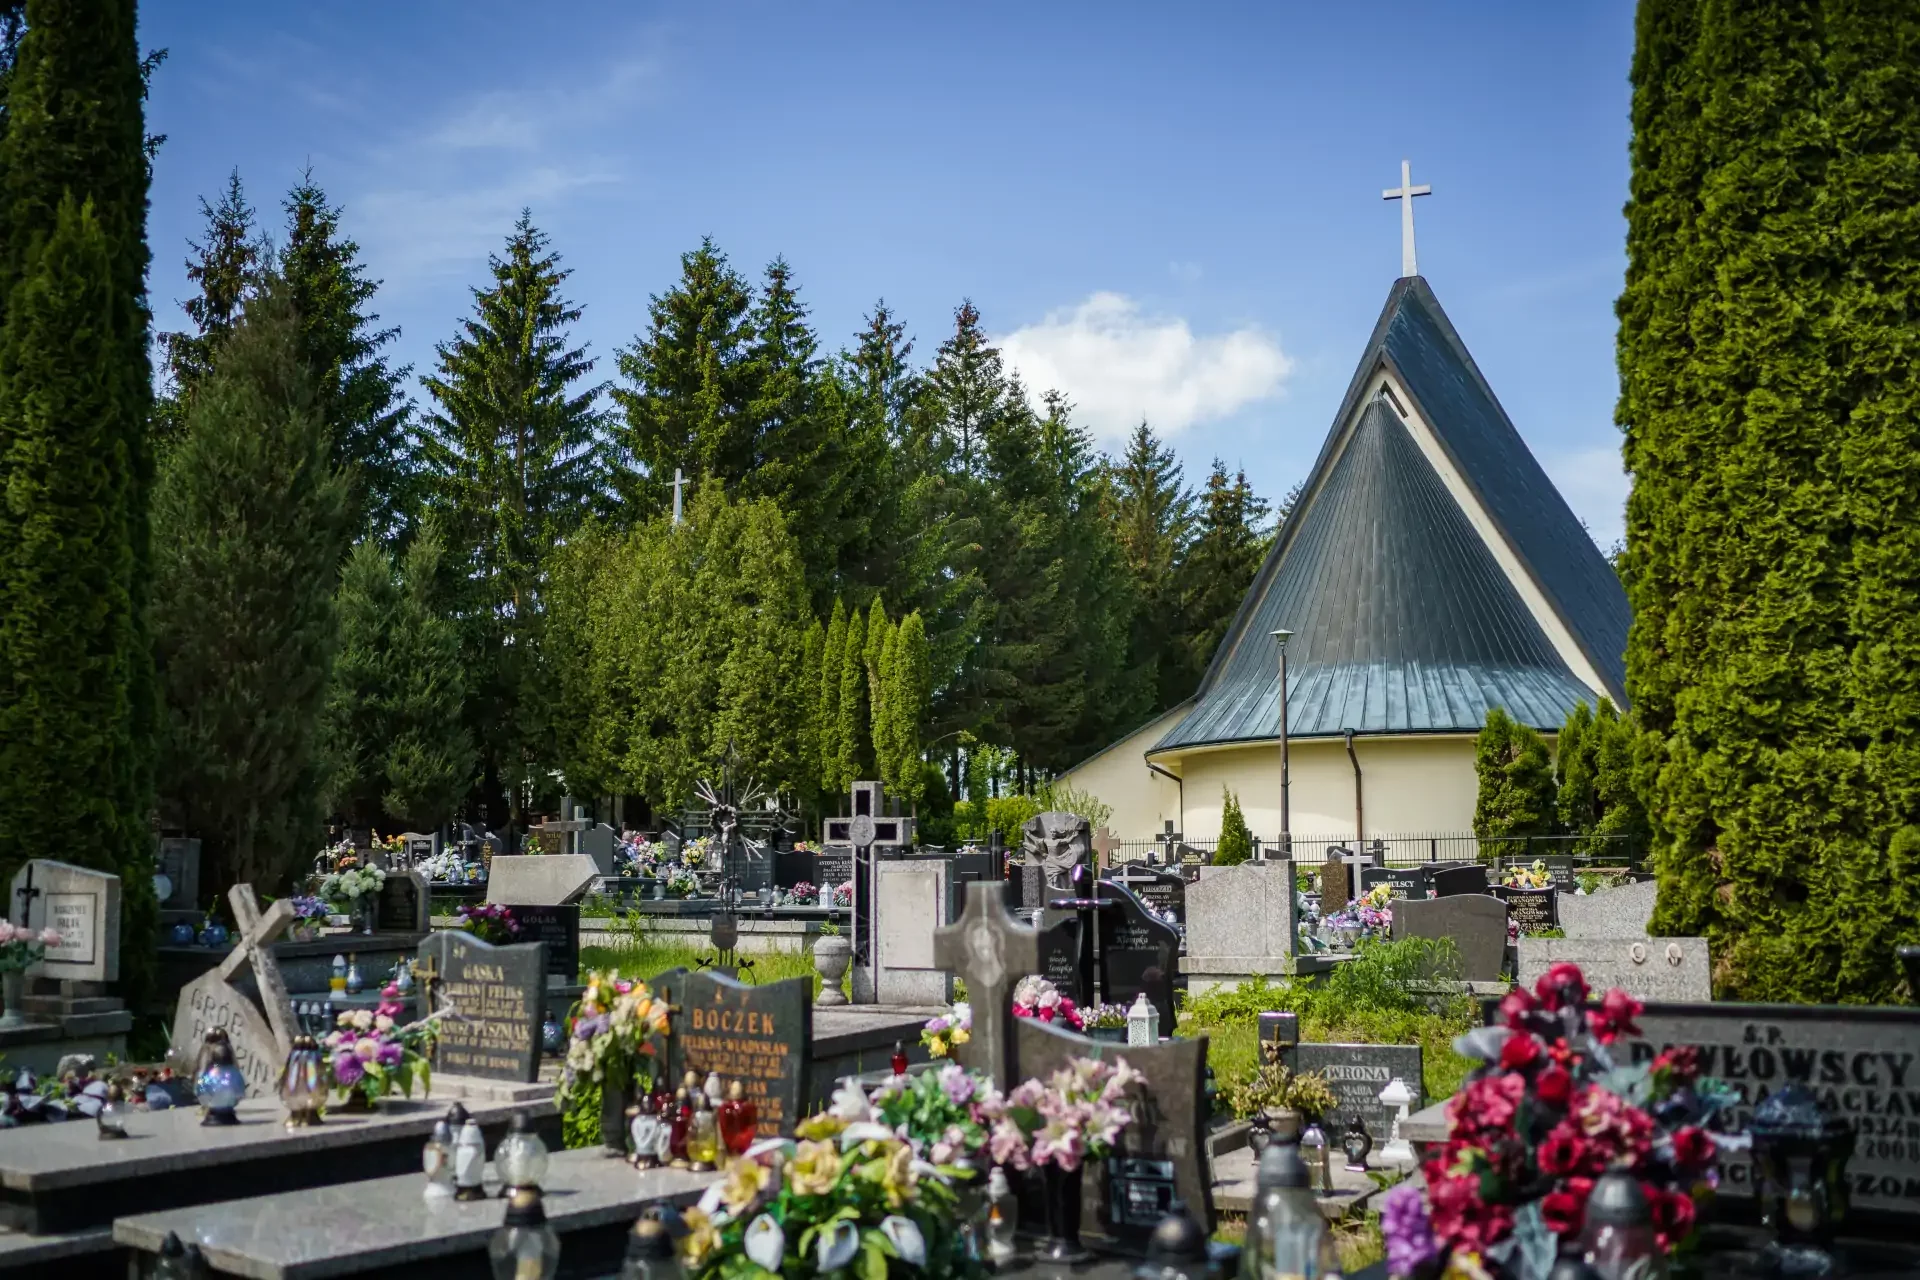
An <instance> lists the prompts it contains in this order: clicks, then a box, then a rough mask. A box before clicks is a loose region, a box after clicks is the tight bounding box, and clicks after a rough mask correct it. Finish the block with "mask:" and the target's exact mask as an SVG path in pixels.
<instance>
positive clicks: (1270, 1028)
mask: <svg viewBox="0 0 1920 1280" xmlns="http://www.w3.org/2000/svg"><path fill="white" fill-rule="evenodd" d="M1258 1043H1259V1045H1260V1061H1261V1062H1262V1063H1263V1064H1266V1065H1269V1066H1271V1065H1273V1064H1275V1063H1284V1062H1286V1061H1287V1059H1288V1058H1289V1057H1290V1056H1291V1054H1292V1053H1293V1050H1294V1046H1295V1045H1297V1044H1299V1043H1300V1015H1299V1014H1297V1013H1292V1012H1290V1011H1288V1010H1285V1009H1276V1010H1270V1011H1268V1012H1266V1013H1263V1014H1261V1015H1260V1018H1259V1041H1258Z"/></svg>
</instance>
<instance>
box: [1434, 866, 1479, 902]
mask: <svg viewBox="0 0 1920 1280" xmlns="http://www.w3.org/2000/svg"><path fill="white" fill-rule="evenodd" d="M1486 891H1487V869H1486V868H1485V867H1481V866H1471V867H1448V868H1446V869H1445V870H1442V871H1436V872H1434V873H1433V896H1434V897H1436V898H1451V897H1453V896H1454V895H1456V894H1465V893H1481V894H1483V893H1485V892H1486Z"/></svg>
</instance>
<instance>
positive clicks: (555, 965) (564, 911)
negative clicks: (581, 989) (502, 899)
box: [513, 902, 580, 982]
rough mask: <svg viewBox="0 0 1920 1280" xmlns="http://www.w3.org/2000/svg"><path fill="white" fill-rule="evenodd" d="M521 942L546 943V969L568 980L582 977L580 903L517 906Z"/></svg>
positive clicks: (514, 912) (516, 914)
mask: <svg viewBox="0 0 1920 1280" xmlns="http://www.w3.org/2000/svg"><path fill="white" fill-rule="evenodd" d="M513 918H514V919H515V920H517V921H519V923H520V940H521V941H522V942H544V943H546V944H547V972H548V973H550V974H552V975H553V976H554V977H556V978H559V979H561V980H562V981H565V982H578V981H579V980H580V905H579V904H578V903H574V902H569V903H565V904H562V905H560V906H555V907H515V908H514V909H513Z"/></svg>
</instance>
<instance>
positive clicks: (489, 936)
mask: <svg viewBox="0 0 1920 1280" xmlns="http://www.w3.org/2000/svg"><path fill="white" fill-rule="evenodd" d="M453 927H454V928H456V929H465V930H466V931H467V932H468V933H471V934H472V935H473V936H474V937H476V938H478V939H480V941H482V942H486V943H490V944H492V945H493V946H496V947H504V946H508V945H510V944H511V943H514V942H518V941H519V940H520V920H519V918H518V917H517V916H515V915H514V913H513V908H512V907H509V906H503V905H502V904H500V903H497V902H463V903H461V904H460V909H459V910H458V911H456V912H454V915H453Z"/></svg>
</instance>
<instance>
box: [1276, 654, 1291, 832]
mask: <svg viewBox="0 0 1920 1280" xmlns="http://www.w3.org/2000/svg"><path fill="white" fill-rule="evenodd" d="M1291 639H1293V632H1291V631H1288V630H1287V629H1286V628H1285V627H1281V628H1280V629H1279V630H1277V631H1275V632H1274V633H1273V640H1274V643H1275V644H1276V645H1278V646H1279V648H1280V856H1281V857H1282V858H1285V859H1288V860H1289V861H1290V860H1291V859H1292V858H1293V822H1292V814H1291V812H1290V810H1289V806H1288V800H1289V796H1288V794H1287V792H1288V788H1289V787H1290V786H1291V785H1292V780H1291V779H1290V778H1289V777H1288V774H1287V641H1289V640H1291Z"/></svg>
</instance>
